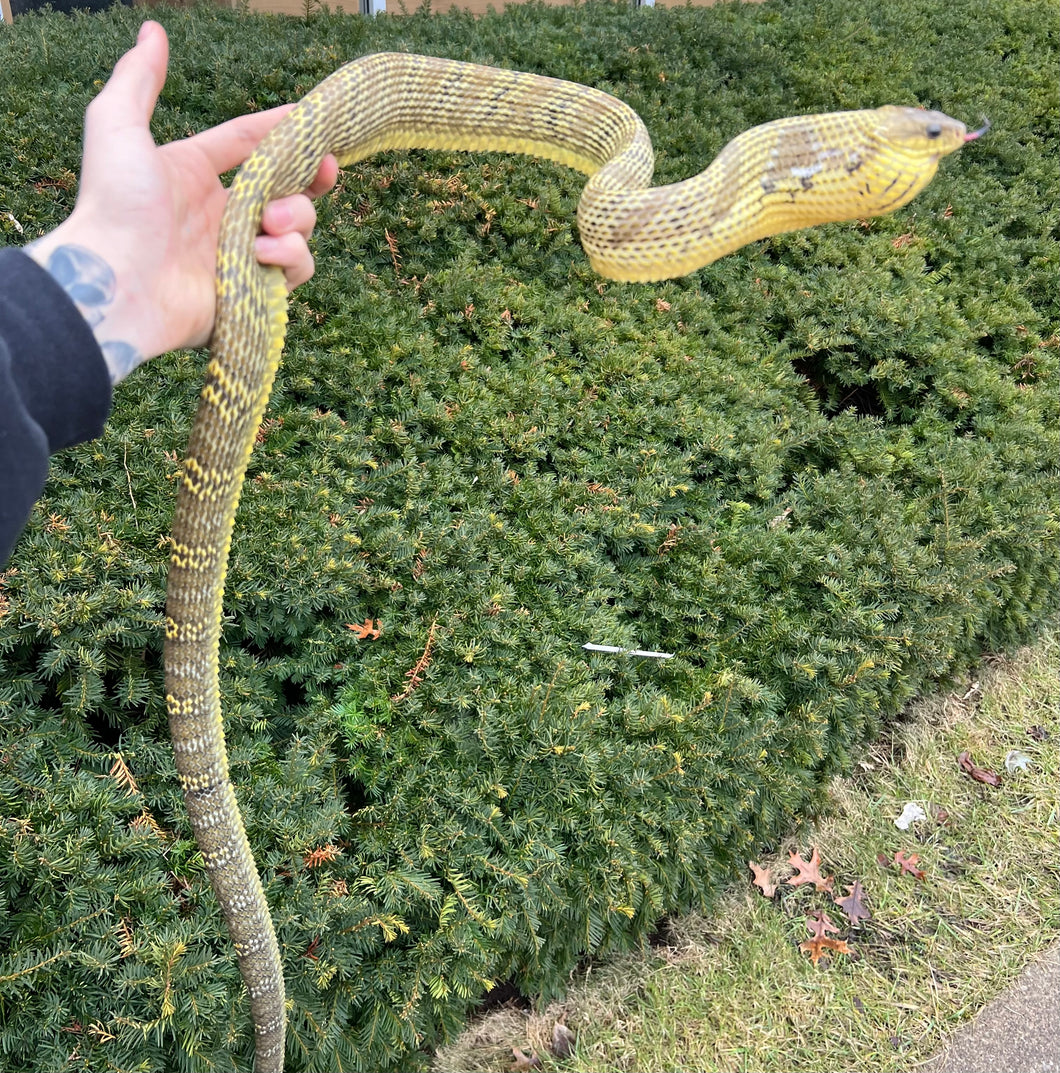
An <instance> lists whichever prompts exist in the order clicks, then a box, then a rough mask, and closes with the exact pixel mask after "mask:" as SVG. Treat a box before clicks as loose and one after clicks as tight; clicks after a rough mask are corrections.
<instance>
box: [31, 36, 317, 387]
mask: <svg viewBox="0 0 1060 1073" xmlns="http://www.w3.org/2000/svg"><path fill="white" fill-rule="evenodd" d="M168 60H169V43H168V40H167V38H166V32H165V30H164V29H163V28H162V27H161V26H160V25H159V24H158V23H156V22H145V23H144V24H143V25H142V26H141V27H140V33H139V36H138V37H137V42H136V46H135V48H133V49H131V50H130V51H129V52H127V53H125V55H124V56H122V58H121V59H120V60H119V61H118V63H117V64H116V65H115V68H114V72H113V74H112V75H111V77H110V79H109V80H108V81H107V84H106V85H105V86H104V87H103V89H102V90H101V91H100V93H99V95H98V96H97V97H96V98H95V100H93V101H92V103H91V104H90V105H89V106H88V110H87V111H86V113H85V142H84V156H83V161H82V169H81V182H80V187H79V191H78V196H77V203H76V205H75V207H74V211H73V212H72V213H71V214H70V216H69V217H68V219H67V220H65V221H64V222H63V223H62V224H60V226H59V227H57V228H56V229H55V230H54V231H52V232H50V233H49V234H47V235H45V236H44V237H43V238H41V239H39V240H38V241H36V242H34V243H33V244H32V245H31V246H30V247H28V248H27V251H26V252H27V253H29V254H30V255H31V256H32V257H34V258H35V259H36V260H37V261H38V262H39V263H40V264H41V265H43V266H44V267H45V268H46V269H48V271H49V272H51V274H52V275H53V276H54V277H55V278H56V279H57V280H58V281H59V283H60V284H61V285H62V286H63V287H64V288H65V289H66V290H67V292H68V293H69V294H70V296H71V297H72V298H73V299H74V301H75V302H77V304H78V306H79V308H80V309H81V312H82V313H83V314H84V315H85V318H86V319H87V320H88V322H89V324H91V325H92V328H93V331H94V332H95V335H96V338H97V340H99V343H100V346H101V348H102V350H103V356H104V358H105V359H106V361H107V365H108V367H109V369H110V374H111V381H112V382H113V383H117V382H118V381H119V380H121V379H123V378H124V377H125V376H127V375H128V374H129V373H130V372H132V370H133V369H134V368H136V366H137V365H139V364H140V363H141V362H144V361H146V360H147V359H148V358H152V357H154V356H156V355H158V354H164V353H165V352H166V351H169V350H174V349H176V348H178V347H185V346H202V345H203V344H205V343H206V342H207V341H208V340H209V338H210V334H211V332H212V331H213V324H214V316H215V312H216V294H215V287H214V275H215V269H216V259H217V240H218V232H219V230H220V224H221V214H222V213H223V211H224V206H225V201H226V199H227V196H228V195H227V191H226V190H225V188H224V187H223V186H222V185H221V182H220V180H219V179H218V175H219V174H221V173H223V172H225V171H228V170H229V169H231V168H233V167H235V166H236V165H238V164H241V163H242V162H243V161H244V160H245V159H246V158H247V157H248V156H249V155H250V153H251V151H252V150H253V149H254V147H255V146H256V145H257V144H258V142H259V141H260V140H261V139H262V138H263V137H264V136H265V134H266V133H268V131H269V130H271V129H272V127H274V126H275V125H276V123H277V122H278V121H279V120H280V119H281V118H282V117H283V116H284V115H285V114H286V113H287V112H288V111H289V110H290V105H285V106H283V107H281V108H273V109H270V110H269V111H266V112H257V113H253V114H250V115H245V116H241V117H239V118H238V119H233V120H230V121H229V122H227V123H222V124H220V125H219V126H216V127H213V128H211V129H210V130H205V131H203V132H201V133H200V134H196V135H193V136H192V137H190V138H184V139H182V140H180V141H176V142H171V143H169V144H168V145H163V146H156V145H155V143H154V140H153V139H152V137H151V132H150V122H151V115H152V113H153V112H154V108H155V104H156V102H157V100H158V95H159V93H160V92H161V90H162V85H163V83H164V82H165V78H166V68H167V65H168ZM337 174H338V166H337V164H336V162H335V158H334V157H331V156H328V157H326V158H325V159H324V161H323V162H322V164H321V166H320V170H319V171H318V173H317V176H316V179H315V180H314V181H313V183H312V184H311V186H310V187H309V189H308V190H307V191H306V192H305V193H304V194H295V195H293V196H291V197H285V198H280V199H278V200H276V201H272V202H270V203H269V204H268V206H267V207H266V209H265V213H264V216H263V219H262V231H263V234H261V235H259V236H258V238H257V240H256V243H255V253H256V255H257V258H258V260H259V261H260V262H261V263H262V264H266V265H275V266H277V267H279V268H282V269H283V271H284V275H285V276H286V279H287V286H288V289H293V288H295V287H297V286H298V285H299V284H301V283H304V282H305V281H306V280H307V279H309V278H310V276H312V274H313V257H312V254H311V253H310V252H309V246H308V239H309V235H310V233H311V231H312V230H313V226H314V224H315V223H316V211H315V209H314V208H313V203H312V201H311V200H310V198H312V197H317V196H319V195H320V194H322V193H324V192H325V191H327V190H329V189H330V188H331V187H332V186H333V185H334V183H335V179H336V177H337Z"/></svg>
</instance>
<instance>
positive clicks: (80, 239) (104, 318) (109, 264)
mask: <svg viewBox="0 0 1060 1073" xmlns="http://www.w3.org/2000/svg"><path fill="white" fill-rule="evenodd" d="M104 249H106V255H104V253H103V250H104ZM25 252H26V253H27V254H28V255H29V256H30V257H32V258H33V260H35V261H36V262H37V264H39V265H40V267H41V268H43V269H44V270H45V271H46V272H47V273H48V274H49V275H50V276H51V277H52V278H53V279H54V280H55V282H56V283H57V284H58V285H59V286H60V287H62V289H63V290H64V291H65V292H66V294H67V296H68V297H69V298H70V300H71V301H72V302H73V303H74V305H75V306H76V307H77V308H78V310H79V311H80V313H81V315H82V316H83V317H84V319H85V321H86V323H87V324H88V326H89V328H91V330H92V333H93V335H94V336H95V340H96V343H97V344H98V346H99V349H100V352H101V353H102V355H103V360H104V361H105V362H106V365H107V372H108V374H109V377H110V382H111V384H112V385H113V384H117V383H118V382H119V381H121V380H124V379H125V377H126V376H128V375H129V373H131V372H132V371H133V370H134V369H135V368H136V367H137V366H138V365H141V364H142V363H143V362H144V361H146V360H147V359H148V358H149V357H152V356H153V355H152V354H151V353H150V350H149V344H148V341H147V340H146V339H145V338H144V334H145V332H147V331H149V330H150V329H151V327H152V325H153V322H154V321H155V320H156V317H155V315H154V314H153V312H152V311H151V309H150V308H149V307H148V306H147V304H146V303H145V302H144V301H143V300H142V299H141V297H140V296H139V294H138V285H137V280H136V275H135V273H134V272H133V271H131V270H129V269H126V268H123V266H122V265H116V264H115V263H114V260H115V258H114V255H113V252H112V250H110V249H107V247H106V246H105V244H104V242H103V241H102V240H101V237H100V236H97V235H96V234H94V233H93V232H92V230H90V229H88V228H85V227H82V226H79V221H78V218H77V214H76V213H75V214H74V215H73V216H71V217H70V218H69V219H68V220H67V221H66V222H65V223H64V224H62V225H61V226H60V227H58V228H56V230H54V231H52V232H50V233H49V234H47V235H45V236H44V237H43V238H41V239H38V240H37V241H36V242H34V243H32V244H31V245H29V246H27V247H26V251H25Z"/></svg>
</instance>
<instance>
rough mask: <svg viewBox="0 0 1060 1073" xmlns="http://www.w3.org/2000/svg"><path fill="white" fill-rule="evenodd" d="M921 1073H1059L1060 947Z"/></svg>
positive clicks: (921, 1068) (982, 1012)
mask: <svg viewBox="0 0 1060 1073" xmlns="http://www.w3.org/2000/svg"><path fill="white" fill-rule="evenodd" d="M917 1073H1060V947H1058V946H1054V947H1052V948H1051V949H1050V950H1049V951H1048V953H1046V954H1045V955H1044V956H1043V957H1042V958H1040V959H1039V960H1037V961H1036V962H1034V963H1033V964H1032V965H1030V966H1028V968H1027V969H1026V970H1025V971H1024V972H1023V974H1022V975H1021V976H1020V977H1019V979H1018V980H1017V981H1016V982H1015V983H1014V984H1013V985H1012V986H1011V987H1009V988H1008V989H1007V990H1005V991H1003V992H1002V993H1001V994H1000V995H998V997H997V998H996V999H994V1001H993V1002H991V1003H990V1005H989V1006H985V1007H984V1008H983V1009H982V1010H980V1011H979V1013H978V1014H977V1015H976V1016H975V1018H974V1019H973V1020H972V1021H971V1022H970V1023H969V1024H967V1025H965V1026H964V1027H963V1028H962V1029H959V1030H958V1031H956V1032H955V1033H954V1034H953V1036H951V1038H950V1040H949V1042H948V1043H947V1044H946V1046H945V1047H943V1049H942V1050H941V1051H940V1052H939V1053H938V1054H937V1055H935V1057H934V1058H932V1059H930V1061H928V1062H925V1063H924V1064H923V1065H921V1066H918V1067H917Z"/></svg>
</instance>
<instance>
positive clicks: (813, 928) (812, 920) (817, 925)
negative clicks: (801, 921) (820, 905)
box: [806, 909, 839, 939]
mask: <svg viewBox="0 0 1060 1073" xmlns="http://www.w3.org/2000/svg"><path fill="white" fill-rule="evenodd" d="M806 927H808V928H809V929H810V934H811V935H812V936H813V937H814V938H815V939H824V938H826V937H827V935H828V932H833V933H834V934H836V935H838V934H839V929H838V928H837V927H836V926H835V925H834V924H833V923H832V920H831V918H830V917H829V916H828V914H827V913H826V912H825V911H824V910H823V909H815V910H814V911H813V912H812V913H811V914H810V915H809V916H808V917H807V918H806Z"/></svg>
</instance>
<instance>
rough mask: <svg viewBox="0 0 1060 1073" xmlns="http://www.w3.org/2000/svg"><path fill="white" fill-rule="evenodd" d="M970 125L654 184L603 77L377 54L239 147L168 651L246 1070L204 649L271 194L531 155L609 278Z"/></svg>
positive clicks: (247, 949)
mask: <svg viewBox="0 0 1060 1073" xmlns="http://www.w3.org/2000/svg"><path fill="white" fill-rule="evenodd" d="M985 129H986V127H985V126H984V127H983V128H981V129H980V130H976V131H971V132H969V131H968V130H967V128H966V127H965V125H964V124H963V123H960V122H958V121H957V120H954V119H951V118H949V117H948V116H946V115H944V114H942V113H941V112H936V111H929V110H926V109H920V108H913V107H902V106H896V105H887V106H884V107H881V108H875V109H865V110H859V111H846V112H835V113H831V114H827V115H810V116H791V117H787V118H783V119H779V120H775V121H774V122H771V123H766V124H764V125H762V126H757V127H753V128H752V129H750V130H748V131H745V132H744V133H742V134H740V135H738V136H737V137H736V138H734V139H733V140H732V141H731V142H729V144H728V145H726V146H725V147H724V148H723V149H722V151H721V152H720V153H719V155H718V156H717V157H716V158H715V160H714V161H713V162H712V163H711V164H710V165H709V167H707V168H706V169H705V170H704V171H702V172H701V173H700V174H698V175H696V176H693V177H692V178H689V179H686V180H684V181H682V182H677V183H674V184H671V185H666V186H658V187H652V186H651V179H652V170H653V152H652V145H651V140H650V138H649V135H648V132H647V129H646V128H645V126H644V123H643V122H642V121H641V119H640V118H639V116H638V115H637V113H636V112H635V111H633V110H632V109H631V108H630V107H629V106H627V105H626V104H624V103H623V102H622V101H620V100H618V99H617V98H615V97H613V96H611V95H609V94H607V93H605V92H603V91H601V90H598V89H594V88H591V87H588V86H584V85H580V84H577V83H574V82H568V81H564V80H561V79H556V78H551V77H547V76H544V75H537V74H528V73H521V72H515V71H509V70H503V69H500V68H495V67H486V66H481V65H478V64H472V63H465V62H462V61H456V60H447V59H439V58H435V57H427V56H417V55H411V54H404V53H378V54H373V55H369V56H364V57H361V58H360V59H356V60H353V61H352V62H350V63H347V64H345V65H344V66H343V67H341V68H339V69H338V70H337V71H335V72H334V73H333V74H332V75H330V76H329V77H328V78H326V79H325V80H324V81H322V82H321V83H320V84H319V85H318V86H317V87H316V88H315V89H313V90H311V91H310V92H309V93H308V94H307V95H306V96H305V97H303V98H302V100H301V101H299V102H298V103H297V104H296V105H295V106H294V107H293V108H292V110H291V111H290V112H289V113H288V114H287V115H286V116H285V117H284V118H283V119H282V120H281V121H280V122H279V123H278V124H277V125H276V126H275V127H274V128H273V129H272V130H271V131H270V132H269V134H268V135H266V137H265V138H264V139H263V140H262V141H261V142H260V143H259V145H258V146H257V148H256V149H255V150H254V152H253V153H252V154H251V155H250V156H249V157H248V158H247V159H246V161H245V162H244V164H243V166H242V168H241V169H240V171H239V173H238V174H237V176H236V177H235V179H234V180H233V182H232V185H231V187H230V188H229V192H228V199H227V203H226V208H225V212H224V215H223V218H222V222H221V230H220V237H219V243H218V255H217V283H216V285H217V306H216V319H215V324H214V331H213V335H212V337H211V343H210V355H209V360H208V364H207V368H206V373H205V377H204V382H203V386H202V390H201V394H200V399H199V403H198V411H197V413H196V417H195V421H194V425H193V428H192V432H191V435H190V438H189V441H188V446H187V449H186V451H185V454H184V457H183V462H182V467H181V473H180V483H179V487H178V493H177V502H176V506H175V512H174V516H173V523H172V531H171V535H170V543H169V573H168V584H167V594H166V611H165V644H164V664H165V691H166V695H165V702H166V709H167V712H168V717H169V726H170V733H171V737H172V744H173V750H174V757H175V763H176V768H177V772H178V775H179V778H180V782H181V787H182V790H183V793H184V799H185V803H186V808H187V811H188V814H189V817H190V821H191V826H192V830H193V832H194V835H195V839H196V842H197V844H198V847H199V850H200V852H201V854H202V857H203V860H204V862H205V867H206V871H207V873H208V875H209V878H210V882H211V885H212V887H213V890H214V892H215V895H216V898H217V901H218V903H219V905H220V909H221V911H222V913H223V916H224V919H225V923H226V925H227V928H228V932H229V935H230V937H231V941H232V944H233V946H234V948H235V953H236V957H237V960H238V963H239V970H240V973H241V976H242V978H243V982H244V984H245V986H246V990H247V993H248V995H249V1002H250V1015H251V1020H252V1022H253V1026H254V1065H255V1069H256V1070H257V1073H278V1071H282V1069H283V1064H284V1051H285V1031H286V998H285V989H284V978H283V967H282V961H281V956H280V949H279V944H278V941H277V937H276V932H275V929H274V927H273V923H272V917H271V915H270V911H269V905H268V901H267V899H266V896H265V893H264V888H263V886H262V882H261V879H260V877H259V874H258V870H257V867H256V864H255V861H254V855H253V852H252V850H251V847H250V844H249V841H248V839H247V834H246V830H245V828H244V824H243V820H242V816H241V813H240V810H239V806H238V803H237V801H236V797H235V793H234V790H233V787H232V783H231V779H230V774H229V766H228V757H227V752H226V747H225V737H224V727H223V719H222V709H221V692H220V680H219V666H218V653H219V644H220V638H221V625H222V616H223V600H224V589H225V573H226V570H227V562H228V553H229V549H230V547H231V543H232V533H233V524H234V518H235V514H236V508H237V506H238V503H239V497H240V492H241V489H242V485H243V479H244V476H245V472H246V468H247V464H248V461H249V459H250V455H251V450H252V448H253V446H254V442H255V436H256V433H257V432H258V429H259V426H260V423H261V421H262V418H263V415H264V411H265V407H266V404H267V401H268V398H269V394H270V391H271V388H272V384H273V380H274V378H275V374H276V371H277V368H278V365H279V362H280V356H281V351H282V349H283V344H284V338H285V332H286V318H287V288H286V285H285V281H284V276H283V273H282V271H281V270H280V269H278V268H268V267H264V266H262V265H259V264H258V262H257V261H256V259H255V256H254V238H255V236H256V235H257V234H258V232H259V230H260V223H261V216H262V212H263V210H264V208H265V205H266V204H267V202H269V201H270V200H272V199H274V198H280V197H284V196H287V195H289V194H293V193H296V192H298V191H302V190H304V189H306V188H307V187H308V186H309V184H310V182H311V181H312V179H313V178H314V176H315V175H316V173H317V170H318V168H319V166H320V164H321V162H322V160H323V158H324V157H325V155H327V154H329V153H331V154H334V155H335V157H336V158H337V160H338V162H339V165H340V167H347V166H349V165H351V164H354V163H356V162H358V161H361V160H364V159H365V158H367V157H370V156H371V155H373V154H375V153H378V152H380V151H382V150H393V149H414V148H415V149H443V150H468V151H489V152H507V153H521V154H528V155H530V156H535V157H541V158H544V159H547V160H551V161H554V162H556V163H558V164H561V165H566V166H568V167H571V168H574V169H577V170H578V171H581V172H583V173H584V174H585V175H586V176H587V177H588V178H587V182H586V184H585V186H584V188H583V191H582V193H581V197H580V200H579V202H578V207H577V227H578V233H579V237H580V239H581V243H582V246H583V247H584V249H585V251H586V253H587V254H588V257H589V262H590V264H591V265H592V267H593V269H595V271H596V272H598V273H599V274H600V275H602V276H604V277H607V278H609V279H613V280H618V281H628V282H642V283H643V282H652V281H657V280H664V279H671V278H675V277H678V276H683V275H686V274H687V273H690V272H694V271H696V270H697V269H699V268H701V267H703V266H704V265H707V264H710V263H711V262H712V261H715V260H717V259H718V258H719V257H722V256H724V255H725V254H727V253H731V252H732V251H733V250H736V249H739V248H740V247H741V246H744V245H746V244H747V243H750V242H753V241H755V240H757V239H762V238H766V237H768V236H771V235H777V234H780V233H783V232H787V231H793V230H796V229H800V228H804V227H810V226H813V225H815V224H822V223H828V222H833V221H842V220H851V219H860V218H866V217H871V216H877V215H880V214H883V213H888V212H892V211H894V210H895V209H898V208H899V207H901V206H902V205H905V204H906V203H907V202H909V201H910V200H911V199H912V198H913V197H915V196H916V195H917V194H918V193H919V192H920V191H921V190H922V189H923V188H924V187H925V186H926V185H927V184H928V183H929V182H930V181H931V179H932V177H933V176H934V175H935V173H936V170H937V168H938V164H939V161H940V159H941V158H942V157H944V156H946V155H947V154H949V153H952V152H953V151H954V150H956V149H958V148H959V147H960V146H962V145H963V144H964V143H965V142H967V141H971V140H973V139H974V138H977V137H978V136H979V135H980V134H981V133H982V132H983V130H985Z"/></svg>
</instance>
